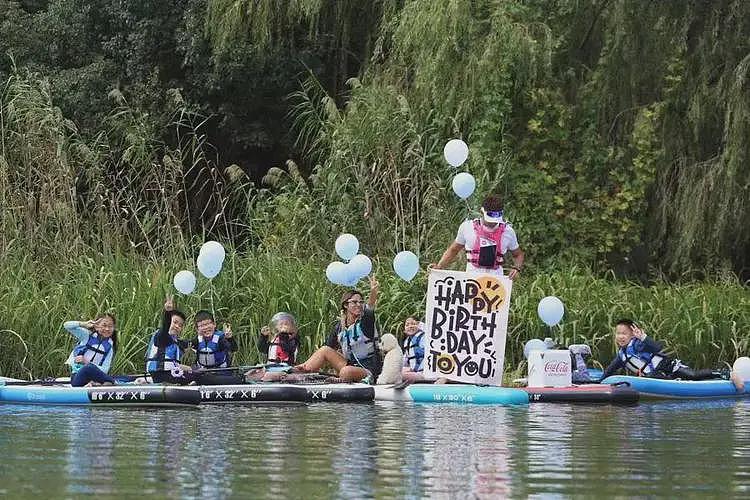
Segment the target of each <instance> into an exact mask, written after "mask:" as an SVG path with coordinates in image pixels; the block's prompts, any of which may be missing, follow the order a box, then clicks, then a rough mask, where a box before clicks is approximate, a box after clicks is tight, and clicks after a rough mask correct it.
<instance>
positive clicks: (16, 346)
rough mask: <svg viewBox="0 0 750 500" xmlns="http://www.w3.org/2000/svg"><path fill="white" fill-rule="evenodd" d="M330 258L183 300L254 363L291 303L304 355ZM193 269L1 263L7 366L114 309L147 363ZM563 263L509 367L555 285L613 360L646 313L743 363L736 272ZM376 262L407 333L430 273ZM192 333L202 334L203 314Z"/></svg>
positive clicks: (526, 313)
mask: <svg viewBox="0 0 750 500" xmlns="http://www.w3.org/2000/svg"><path fill="white" fill-rule="evenodd" d="M195 253H197V248H196V249H195ZM180 259H182V257H181V258H180ZM326 263H327V261H326V262H323V261H320V262H318V261H309V262H307V261H302V260H300V259H297V258H292V257H286V256H280V255H277V254H263V253H256V254H248V255H238V254H231V255H229V256H228V257H227V260H226V262H225V267H224V270H223V271H222V272H221V273H220V274H219V276H218V277H217V278H215V279H214V280H213V282H209V281H208V280H205V279H199V283H198V286H197V288H196V292H195V293H194V294H193V295H191V296H189V297H180V296H178V297H177V298H176V300H177V304H178V306H179V307H180V308H181V309H183V310H184V311H186V312H187V313H188V314H192V313H194V312H195V311H196V310H197V309H199V308H209V309H210V308H213V309H214V310H215V311H216V315H217V319H218V321H219V322H223V321H230V322H231V323H232V325H233V326H234V330H235V332H237V338H238V342H239V345H240V352H239V356H238V357H237V362H238V363H243V364H244V363H253V362H255V361H256V360H257V359H258V353H257V351H256V348H255V341H256V336H257V332H258V330H259V329H260V327H261V326H262V325H263V324H265V323H266V322H267V321H268V318H270V316H271V315H272V314H273V313H275V312H277V311H279V310H287V311H291V312H293V313H294V314H295V315H297V317H298V320H299V322H300V325H301V332H302V336H303V339H304V348H303V355H304V356H307V355H308V354H309V353H310V352H311V351H312V350H313V349H314V348H315V347H317V346H319V345H320V344H321V343H322V342H323V340H324V338H325V335H326V332H327V331H328V329H329V327H330V325H331V323H332V321H333V318H334V316H335V313H336V302H337V300H338V299H337V297H339V296H340V294H341V292H342V289H341V288H340V287H334V286H333V285H331V284H330V283H328V282H327V280H326V278H325V274H324V269H325V265H326ZM423 264H424V263H423ZM185 267H187V268H188V269H190V268H191V267H190V263H189V262H185V261H182V260H178V259H175V260H170V261H169V262H167V263H164V262H161V263H158V262H153V261H145V260H140V259H139V258H137V257H135V256H133V255H130V256H127V255H119V256H111V257H107V258H86V257H81V258H80V259H79V260H77V261H74V262H73V263H70V264H66V265H64V266H61V265H57V266H55V267H50V266H46V265H43V264H40V263H38V262H37V261H34V260H32V259H30V258H23V257H10V258H7V259H4V260H3V262H2V264H0V273H2V276H3V277H4V279H3V280H2V282H0V349H1V350H2V353H3V354H2V356H1V357H0V374H2V375H5V376H20V377H28V376H32V375H33V376H36V377H40V376H50V375H63V374H65V373H66V369H65V367H64V366H63V362H64V361H65V358H66V357H67V355H68V353H69V352H70V350H71V348H72V346H73V339H72V337H71V336H70V335H69V334H68V333H67V332H65V330H63V329H62V323H63V321H65V320H68V319H88V318H90V317H93V316H94V315H95V314H96V313H97V312H101V311H112V312H114V313H115V315H116V316H117V320H118V324H117V327H118V330H119V331H120V341H121V343H120V348H119V351H118V355H117V358H116V361H115V366H114V371H116V372H119V373H139V372H140V371H141V370H142V367H143V355H144V352H145V348H146V343H147V341H148V337H149V335H150V333H152V332H153V330H154V328H155V327H156V326H157V322H158V317H159V311H160V309H161V306H162V303H163V299H164V294H165V293H166V292H167V291H170V290H173V288H172V285H171V279H172V276H173V274H174V272H175V271H177V270H179V269H182V268H185ZM560 269H562V267H560V268H559V269H548V270H547V271H538V272H537V273H536V274H534V275H532V274H526V275H524V276H523V278H522V279H521V280H520V281H518V282H517V284H516V286H515V287H514V290H513V299H512V303H511V317H510V325H509V331H508V342H507V349H506V365H505V369H506V371H511V370H514V369H516V368H522V366H521V365H520V364H521V363H522V359H523V353H522V352H523V343H524V342H525V341H526V340H527V339H529V338H533V337H541V338H543V337H545V336H548V335H549V333H548V332H547V331H546V329H545V327H544V325H543V324H542V323H541V322H540V320H539V319H538V317H537V314H536V306H537V304H538V302H539V299H541V298H542V297H544V296H546V295H556V296H558V297H560V298H561V299H562V300H563V302H564V303H565V306H566V313H565V317H564V319H563V321H562V323H561V326H560V328H559V329H556V330H555V331H553V332H552V336H553V337H555V338H556V340H558V341H559V342H561V343H564V344H566V345H567V344H570V343H574V342H584V341H585V342H587V343H589V344H590V345H591V346H592V348H593V349H594V352H595V357H596V358H597V359H599V360H600V361H602V362H606V361H607V360H608V359H609V358H610V357H611V355H612V352H613V342H612V335H611V330H612V327H611V326H612V324H613V321H614V320H616V319H617V318H619V317H632V318H637V319H638V320H639V322H640V323H641V324H642V325H644V328H645V329H646V330H647V331H648V332H651V333H652V334H653V335H654V336H655V337H656V338H657V339H658V340H661V341H664V342H666V344H667V345H668V346H669V349H670V350H672V351H676V352H677V353H679V356H680V358H681V359H683V360H684V361H685V362H688V363H691V364H693V365H695V366H699V367H704V366H714V365H716V364H717V363H719V362H720V361H728V362H730V363H731V362H732V361H733V360H734V359H735V358H736V357H737V356H738V355H740V354H747V353H748V352H750V338H749V336H748V332H750V293H749V292H748V290H747V288H743V287H742V286H740V285H738V284H736V281H734V282H733V281H727V282H713V283H706V282H703V283H690V284H686V285H674V284H667V283H661V282H657V283H654V284H653V285H651V286H649V287H644V286H641V285H638V284H635V283H631V282H625V281H622V280H617V279H614V278H609V277H605V278H602V277H595V276H594V275H593V274H592V273H590V272H589V271H587V270H586V269H584V268H575V267H574V268H571V269H566V270H560ZM375 270H376V273H377V276H378V278H379V279H380V282H381V290H382V295H381V300H380V302H379V305H378V311H379V314H378V316H379V320H380V322H381V325H382V326H383V330H384V331H390V332H394V333H397V332H398V333H400V331H401V329H400V325H401V322H402V321H403V318H405V317H406V316H407V315H409V314H412V313H415V312H417V313H421V312H422V311H423V310H424V290H425V288H426V276H425V275H424V274H421V275H420V276H418V277H417V278H415V280H414V281H413V282H412V283H406V282H404V281H402V280H400V279H399V278H398V277H396V276H395V274H394V273H393V271H392V269H391V262H390V259H383V260H381V261H379V262H378V261H376V262H375ZM361 284H362V285H363V286H364V285H365V282H362V283H361ZM188 333H192V324H191V323H189V325H188V328H187V331H186V335H187V334H188Z"/></svg>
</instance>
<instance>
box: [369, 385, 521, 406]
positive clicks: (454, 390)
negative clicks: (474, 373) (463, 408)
mask: <svg viewBox="0 0 750 500" xmlns="http://www.w3.org/2000/svg"><path fill="white" fill-rule="evenodd" d="M373 387H374V388H375V400H376V401H414V402H416V403H458V404H477V405H526V404H528V403H529V395H528V394H526V393H525V392H524V391H522V390H519V389H510V388H507V387H491V386H477V385H468V384H411V385H407V386H405V387H403V388H400V386H393V385H376V386H373Z"/></svg>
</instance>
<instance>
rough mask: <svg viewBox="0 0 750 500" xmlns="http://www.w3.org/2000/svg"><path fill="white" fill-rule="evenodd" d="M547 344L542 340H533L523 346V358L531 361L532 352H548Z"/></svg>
mask: <svg viewBox="0 0 750 500" xmlns="http://www.w3.org/2000/svg"><path fill="white" fill-rule="evenodd" d="M546 350H547V344H546V343H545V342H544V341H543V340H540V339H531V340H529V341H528V342H526V345H524V346H523V357H524V358H526V359H529V354H531V351H546Z"/></svg>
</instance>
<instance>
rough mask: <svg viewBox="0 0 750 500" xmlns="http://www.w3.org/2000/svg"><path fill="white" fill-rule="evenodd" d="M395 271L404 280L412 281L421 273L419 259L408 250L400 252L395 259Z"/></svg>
mask: <svg viewBox="0 0 750 500" xmlns="http://www.w3.org/2000/svg"><path fill="white" fill-rule="evenodd" d="M393 270H394V271H396V274H398V276H399V278H401V279H402V280H404V281H411V280H412V279H413V278H414V276H416V275H417V272H419V259H418V258H417V256H416V255H414V253H413V252H410V251H408V250H404V251H403V252H399V253H397V254H396V256H395V257H394V258H393Z"/></svg>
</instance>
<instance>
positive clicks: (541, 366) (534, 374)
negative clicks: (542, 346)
mask: <svg viewBox="0 0 750 500" xmlns="http://www.w3.org/2000/svg"><path fill="white" fill-rule="evenodd" d="M572 383H573V381H572V378H571V369H570V351H567V350H565V351H563V350H558V351H553V350H549V351H531V353H529V377H528V381H527V384H526V385H527V386H528V387H568V386H570V385H572Z"/></svg>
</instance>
